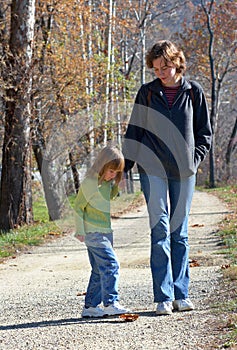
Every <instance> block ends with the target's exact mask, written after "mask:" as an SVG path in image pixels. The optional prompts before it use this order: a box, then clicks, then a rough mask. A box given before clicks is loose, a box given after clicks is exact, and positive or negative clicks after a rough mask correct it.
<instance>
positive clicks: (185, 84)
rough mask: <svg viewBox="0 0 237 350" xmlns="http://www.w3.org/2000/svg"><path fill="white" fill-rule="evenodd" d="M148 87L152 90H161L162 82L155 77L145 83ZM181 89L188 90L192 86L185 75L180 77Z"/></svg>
mask: <svg viewBox="0 0 237 350" xmlns="http://www.w3.org/2000/svg"><path fill="white" fill-rule="evenodd" d="M147 85H148V87H149V89H150V90H152V91H156V92H157V91H161V90H162V84H161V81H160V79H159V78H156V79H155V80H153V81H151V82H150V83H148V84H147ZM180 87H181V89H182V90H189V89H191V88H192V86H191V84H190V82H189V80H187V79H186V78H185V77H182V78H181V86H180Z"/></svg>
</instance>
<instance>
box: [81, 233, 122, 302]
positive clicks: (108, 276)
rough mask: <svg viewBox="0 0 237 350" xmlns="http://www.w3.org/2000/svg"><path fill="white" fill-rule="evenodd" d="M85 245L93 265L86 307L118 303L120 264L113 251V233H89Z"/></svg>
mask: <svg viewBox="0 0 237 350" xmlns="http://www.w3.org/2000/svg"><path fill="white" fill-rule="evenodd" d="M85 244H86V247H87V251H88V256H89V261H90V264H91V276H90V280H89V284H88V287H87V292H86V297H85V307H96V306H97V305H99V304H100V303H101V302H103V304H104V306H108V305H110V304H113V303H114V302H115V301H118V300H119V298H118V279H119V262H118V259H117V257H116V255H115V252H114V250H113V234H112V233H106V234H103V233H99V232H96V233H88V234H86V237H85Z"/></svg>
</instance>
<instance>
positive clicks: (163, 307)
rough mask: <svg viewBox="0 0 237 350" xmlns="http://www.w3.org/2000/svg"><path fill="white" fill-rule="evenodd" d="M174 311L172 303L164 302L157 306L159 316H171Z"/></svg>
mask: <svg viewBox="0 0 237 350" xmlns="http://www.w3.org/2000/svg"><path fill="white" fill-rule="evenodd" d="M172 310H173V305H172V301H163V302H160V303H158V304H157V308H156V314H157V315H171V314H172Z"/></svg>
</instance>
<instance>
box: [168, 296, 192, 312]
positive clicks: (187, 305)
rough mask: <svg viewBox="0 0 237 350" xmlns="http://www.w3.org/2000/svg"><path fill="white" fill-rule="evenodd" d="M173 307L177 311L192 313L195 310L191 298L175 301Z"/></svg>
mask: <svg viewBox="0 0 237 350" xmlns="http://www.w3.org/2000/svg"><path fill="white" fill-rule="evenodd" d="M173 307H174V309H175V310H177V311H191V310H193V309H194V305H193V303H192V302H191V300H190V299H189V298H187V299H179V300H174V301H173Z"/></svg>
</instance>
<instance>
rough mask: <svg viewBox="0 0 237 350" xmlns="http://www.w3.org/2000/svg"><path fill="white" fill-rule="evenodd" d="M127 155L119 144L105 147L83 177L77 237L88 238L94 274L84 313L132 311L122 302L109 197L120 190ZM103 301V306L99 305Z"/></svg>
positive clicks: (101, 313)
mask: <svg viewBox="0 0 237 350" xmlns="http://www.w3.org/2000/svg"><path fill="white" fill-rule="evenodd" d="M123 169H124V158H123V155H122V153H121V152H120V151H119V150H118V149H117V148H116V147H105V148H104V149H102V151H101V152H100V153H99V155H98V157H97V159H96V161H95V163H94V164H93V166H92V167H91V169H90V170H89V171H88V173H87V175H86V177H85V179H84V180H83V182H82V184H81V186H80V189H79V192H78V195H77V198H76V203H75V211H76V233H75V237H76V238H77V239H79V240H80V241H81V242H85V244H86V247H87V251H88V255H89V261H90V264H91V268H92V270H91V276H90V280H89V284H88V287H87V292H86V297H85V306H84V308H83V311H82V317H103V316H106V315H120V314H123V313H127V312H129V310H128V309H126V308H124V307H123V306H121V305H120V304H119V296H118V280H119V262H118V259H117V257H116V255H115V252H114V250H113V231H112V229H111V217H110V199H112V198H114V197H115V196H117V194H118V184H119V182H120V181H121V179H122V174H123ZM101 302H103V305H104V309H102V308H101V307H99V306H98V305H99V304H100V303H101Z"/></svg>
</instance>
